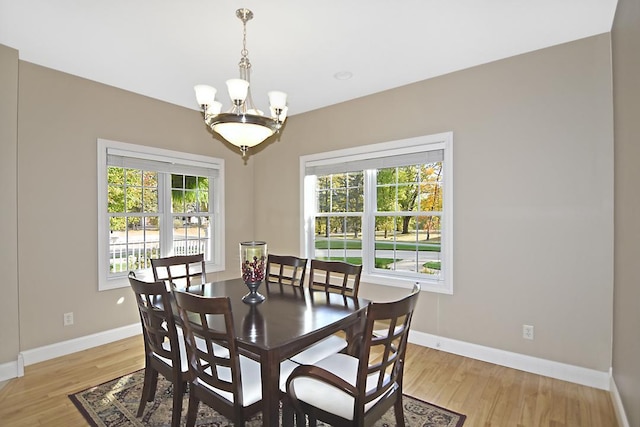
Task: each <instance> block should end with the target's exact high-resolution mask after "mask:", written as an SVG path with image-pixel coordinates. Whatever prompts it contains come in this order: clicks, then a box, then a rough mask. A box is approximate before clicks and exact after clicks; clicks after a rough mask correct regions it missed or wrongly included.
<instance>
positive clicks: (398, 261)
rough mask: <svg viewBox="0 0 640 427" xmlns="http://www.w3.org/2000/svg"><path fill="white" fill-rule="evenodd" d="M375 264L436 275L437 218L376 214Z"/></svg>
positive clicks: (438, 272)
mask: <svg viewBox="0 0 640 427" xmlns="http://www.w3.org/2000/svg"><path fill="white" fill-rule="evenodd" d="M375 222H376V233H375V266H376V268H382V269H387V270H394V271H405V272H417V273H422V274H427V275H429V276H431V277H439V276H440V260H441V257H440V228H439V227H440V218H439V217H435V216H423V217H417V216H397V217H396V216H376V221H375Z"/></svg>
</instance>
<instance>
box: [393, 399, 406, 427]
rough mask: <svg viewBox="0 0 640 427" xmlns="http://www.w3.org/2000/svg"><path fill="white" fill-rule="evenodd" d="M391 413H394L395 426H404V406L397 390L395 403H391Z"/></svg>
mask: <svg viewBox="0 0 640 427" xmlns="http://www.w3.org/2000/svg"><path fill="white" fill-rule="evenodd" d="M393 413H394V414H395V415H396V426H398V427H404V406H403V404H402V393H400V392H398V396H397V397H396V403H394V404H393Z"/></svg>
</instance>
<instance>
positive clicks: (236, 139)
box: [213, 122, 273, 147]
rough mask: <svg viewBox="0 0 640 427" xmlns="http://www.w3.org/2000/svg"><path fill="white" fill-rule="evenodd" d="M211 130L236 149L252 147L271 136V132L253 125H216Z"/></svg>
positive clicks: (266, 128)
mask: <svg viewBox="0 0 640 427" xmlns="http://www.w3.org/2000/svg"><path fill="white" fill-rule="evenodd" d="M213 130H214V131H216V132H217V133H219V134H220V135H222V137H223V138H224V139H226V140H227V141H229V142H230V143H232V144H233V145H237V146H238V147H242V146H246V147H253V146H256V145H258V144H260V143H261V142H262V141H264V140H265V139H267V138H269V137H270V136H271V135H273V130H271V129H269V128H268V127H265V126H260V125H255V124H253V123H229V122H227V123H217V124H215V125H213Z"/></svg>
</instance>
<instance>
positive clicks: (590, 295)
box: [254, 34, 613, 372]
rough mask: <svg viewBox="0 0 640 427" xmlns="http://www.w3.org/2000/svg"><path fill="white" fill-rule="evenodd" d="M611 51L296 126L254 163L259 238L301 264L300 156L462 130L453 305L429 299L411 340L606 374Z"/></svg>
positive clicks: (470, 74) (497, 70)
mask: <svg viewBox="0 0 640 427" xmlns="http://www.w3.org/2000/svg"><path fill="white" fill-rule="evenodd" d="M609 45H610V39H609V36H608V35H606V34H605V35H600V36H596V37H591V38H588V39H583V40H580V41H576V42H573V43H568V44H564V45H560V46H556V47H552V48H548V49H544V50H540V51H536V52H533V53H529V54H525V55H521V56H517V57H513V58H509V59H505V60H502V61H498V62H494V63H490V64H486V65H482V66H479V67H475V68H471V69H468V70H464V71H460V72H456V73H453V74H449V75H446V76H442V77H438V78H434V79H430V80H427V81H423V82H419V83H416V84H412V85H408V86H404V87H400V88H397V89H393V90H389V91H386V92H382V93H379V94H375V95H372V96H368V97H364V98H361V99H357V100H353V101H349V102H346V103H343V104H339V105H334V106H331V107H328V108H324V109H320V110H316V111H312V112H309V113H306V114H302V115H295V116H293V117H291V118H290V119H288V123H287V125H286V128H285V129H284V131H283V133H282V136H281V139H280V141H277V142H272V143H270V144H268V145H266V146H264V147H262V148H261V151H260V153H259V154H258V155H256V156H255V181H254V186H255V196H256V208H257V209H256V212H257V215H256V217H255V226H256V237H257V238H260V239H264V240H266V241H267V242H269V244H270V248H271V252H275V251H277V252H289V253H299V251H300V248H299V240H300V234H299V224H300V221H299V214H300V197H299V191H300V190H299V188H300V187H299V157H300V156H301V155H305V154H311V153H318V152H323V151H328V150H335V149H341V148H347V147H353V146H358V145H363V144H370V143H377V142H384V141H393V140H398V139H403V138H407V137H413V136H419V135H425V134H433V133H439V132H445V131H453V133H454V142H453V150H454V162H455V169H454V187H455V188H454V189H455V195H454V206H455V213H454V225H455V235H454V256H455V260H454V263H455V266H454V294H453V295H452V296H450V295H440V294H434V293H427V292H423V293H422V295H421V299H420V302H419V310H418V311H419V312H418V314H417V316H416V318H415V320H414V324H413V326H414V328H415V329H417V330H418V331H421V332H426V333H431V334H437V335H440V336H444V337H448V338H452V339H456V340H462V341H466V342H470V343H476V344H480V345H484V346H489V347H493V348H497V349H503V350H508V351H513V352H517V353H522V354H527V355H531V356H535V357H541V358H544V359H549V360H554V361H558V362H564V363H569V364H572V365H577V366H582V367H585V368H590V369H595V370H598V371H603V372H608V370H609V367H610V366H611V335H612V334H611V328H612V325H611V324H612V316H613V314H612V298H613V296H612V293H613V123H612V120H613V119H612V93H611V68H610V55H609V53H610V49H609V47H610V46H609ZM424 54H427V53H424ZM355 78H357V76H356V77H355ZM346 84H348V83H346ZM299 96H304V94H302V95H299ZM294 102H295V97H294V96H293V94H292V96H291V103H294ZM361 289H362V291H361V292H362V293H363V294H364V295H365V296H369V297H372V298H374V299H386V298H388V297H391V296H393V295H397V293H398V290H397V289H389V288H384V287H381V286H374V285H368V286H367V285H365V286H364V287H363V288H361ZM523 324H531V325H534V326H535V340H534V341H527V340H524V339H523V338H522V325H523Z"/></svg>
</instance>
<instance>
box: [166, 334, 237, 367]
mask: <svg viewBox="0 0 640 427" xmlns="http://www.w3.org/2000/svg"><path fill="white" fill-rule="evenodd" d="M176 332H177V333H178V346H179V347H180V371H181V372H187V371H188V370H189V360H188V359H187V350H186V347H185V342H184V332H183V331H182V328H181V327H179V326H178V327H176ZM195 338H196V346H197V347H198V348H199V349H201V350H205V351H206V349H207V344H206V343H205V341H204V340H203V339H202V338H200V337H195ZM162 347H163V348H164V349H165V350H167V351H170V349H171V345H170V344H169V341H165V342H163V343H162ZM213 353H214V354H215V355H216V356H220V357H229V349H227V348H225V347H223V346H221V345H218V344H215V343H214V344H213ZM154 354H155V355H156V357H158V359H160V360H162V361H164V362H165V363H166V364H167V365H169V366H172V365H171V359H167V358H166V357H162V356H160V355H159V354H157V353H154Z"/></svg>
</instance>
